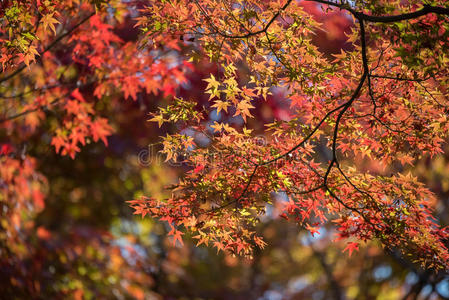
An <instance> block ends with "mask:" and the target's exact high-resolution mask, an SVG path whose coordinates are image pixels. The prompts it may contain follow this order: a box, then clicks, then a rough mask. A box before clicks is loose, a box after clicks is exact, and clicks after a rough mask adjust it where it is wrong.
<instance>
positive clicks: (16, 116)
mask: <svg viewBox="0 0 449 300" xmlns="http://www.w3.org/2000/svg"><path fill="white" fill-rule="evenodd" d="M70 93H71V92H68V93H67V94H65V95H63V96H61V97H58V98H56V99H54V100H52V101H51V102H50V103H48V104H44V105H39V106H37V107H35V108H30V109H27V110H24V111H22V112H20V113H18V114H15V115H11V116H8V117H5V118H4V119H0V124H1V123H4V122H7V121H11V120H14V119H17V118H20V117H22V116H25V115H27V114H30V113H33V112H36V111H39V110H44V109H46V108H48V107H49V106H51V105H53V104H56V103H58V102H59V101H61V100H62V99H64V98H65V97H67V96H68V95H70Z"/></svg>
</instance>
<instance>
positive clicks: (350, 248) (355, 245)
mask: <svg viewBox="0 0 449 300" xmlns="http://www.w3.org/2000/svg"><path fill="white" fill-rule="evenodd" d="M354 250H357V251H358V250H359V243H355V242H348V245H347V246H346V248H345V249H343V252H345V251H348V252H349V256H351V255H352V252H353V251H354Z"/></svg>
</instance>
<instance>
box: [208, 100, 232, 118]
mask: <svg viewBox="0 0 449 300" xmlns="http://www.w3.org/2000/svg"><path fill="white" fill-rule="evenodd" d="M229 105H230V104H229V103H228V102H226V101H221V100H217V101H215V103H214V104H213V105H212V107H216V108H217V116H218V114H219V113H220V111H221V110H224V111H225V112H228V106H229Z"/></svg>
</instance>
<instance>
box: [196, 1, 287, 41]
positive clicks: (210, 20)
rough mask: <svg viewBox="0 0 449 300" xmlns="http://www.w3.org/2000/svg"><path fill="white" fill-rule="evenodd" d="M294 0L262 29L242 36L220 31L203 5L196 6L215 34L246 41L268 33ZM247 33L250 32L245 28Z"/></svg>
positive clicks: (197, 3)
mask: <svg viewBox="0 0 449 300" xmlns="http://www.w3.org/2000/svg"><path fill="white" fill-rule="evenodd" d="M292 2H293V0H288V1H287V2H286V3H285V4H284V5H283V6H282V7H281V9H280V10H278V11H277V12H276V13H275V14H274V15H273V17H272V18H271V19H270V20H269V21H268V22H267V23H266V24H265V26H264V27H263V28H262V29H259V30H257V31H251V32H248V33H246V34H241V35H230V34H227V33H224V32H222V31H220V30H219V29H218V28H217V27H216V26H215V25H214V24H213V22H212V19H211V17H210V16H209V15H208V14H207V12H206V11H205V10H204V8H203V7H202V6H201V4H200V3H199V2H198V0H195V4H196V5H197V6H198V8H199V9H200V11H201V13H202V14H203V15H204V17H205V18H206V19H207V21H208V22H209V24H210V25H211V27H212V28H213V29H214V30H215V32H216V33H217V34H219V35H221V36H222V37H225V38H229V39H245V38H249V37H251V36H254V35H258V34H261V33H264V32H267V30H268V28H270V26H271V25H272V24H273V22H274V21H275V20H276V19H277V17H278V16H279V15H280V14H281V12H282V11H284V10H286V9H287V7H288V6H289V5H290V3H292ZM245 30H246V31H248V30H247V29H246V28H245Z"/></svg>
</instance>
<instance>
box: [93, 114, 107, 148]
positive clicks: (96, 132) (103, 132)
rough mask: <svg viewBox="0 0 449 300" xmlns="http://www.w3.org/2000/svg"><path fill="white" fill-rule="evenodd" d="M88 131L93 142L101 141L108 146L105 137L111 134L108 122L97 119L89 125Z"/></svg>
mask: <svg viewBox="0 0 449 300" xmlns="http://www.w3.org/2000/svg"><path fill="white" fill-rule="evenodd" d="M90 130H91V133H92V138H93V139H94V141H95V142H96V141H98V140H99V139H101V140H102V141H103V143H104V144H105V145H106V146H107V145H108V140H107V139H106V137H107V136H109V135H111V133H112V127H111V126H110V125H109V124H108V120H106V119H105V118H97V119H96V120H95V121H93V122H92V123H91V124H90Z"/></svg>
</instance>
